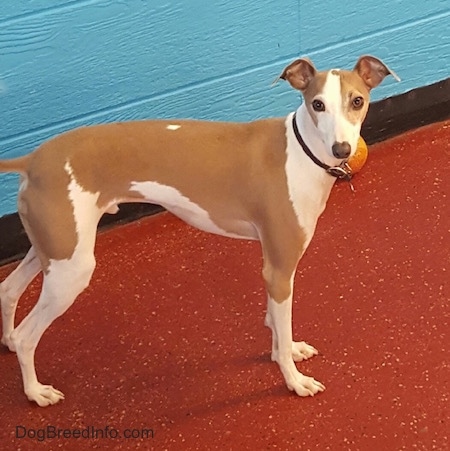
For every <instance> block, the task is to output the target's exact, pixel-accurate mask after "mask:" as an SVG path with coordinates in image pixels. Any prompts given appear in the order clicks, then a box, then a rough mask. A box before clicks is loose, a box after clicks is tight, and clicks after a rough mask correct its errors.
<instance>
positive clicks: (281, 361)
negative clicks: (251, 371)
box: [266, 296, 325, 396]
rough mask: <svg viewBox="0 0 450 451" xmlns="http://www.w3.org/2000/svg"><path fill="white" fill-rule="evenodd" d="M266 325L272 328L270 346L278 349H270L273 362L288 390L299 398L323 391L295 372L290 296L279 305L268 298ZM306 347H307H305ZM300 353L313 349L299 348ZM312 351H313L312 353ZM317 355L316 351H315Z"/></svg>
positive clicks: (295, 345)
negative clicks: (275, 363) (273, 345)
mask: <svg viewBox="0 0 450 451" xmlns="http://www.w3.org/2000/svg"><path fill="white" fill-rule="evenodd" d="M267 315H268V316H266V324H269V326H270V327H271V328H272V333H273V334H274V335H276V338H275V339H273V340H272V344H274V343H275V345H276V344H278V349H276V350H275V352H274V350H273V349H272V359H273V360H275V361H276V362H277V363H278V365H279V367H280V370H281V372H282V374H283V376H284V379H285V381H286V385H287V387H288V389H289V390H293V391H295V392H296V393H297V395H299V396H314V395H315V394H316V393H319V392H322V391H324V390H325V386H324V385H323V384H321V383H320V382H318V381H316V380H315V379H314V378H312V377H309V376H305V375H303V374H302V373H300V372H299V371H298V370H297V367H296V366H295V364H294V360H293V355H292V354H293V348H294V347H295V348H296V351H298V348H299V346H298V345H297V344H293V342H292V296H290V297H289V298H288V299H286V300H285V301H283V302H281V303H277V302H276V301H274V300H273V299H272V298H270V297H269V300H268V305H267ZM307 346H308V345H307ZM300 348H301V349H302V351H305V349H307V352H308V353H309V352H312V355H314V351H315V349H314V348H312V347H311V348H312V349H309V347H308V348H305V346H303V345H302V346H300ZM313 350H314V351H313ZM315 352H316V353H317V351H315Z"/></svg>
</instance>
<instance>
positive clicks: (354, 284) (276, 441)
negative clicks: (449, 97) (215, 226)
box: [0, 121, 450, 451]
mask: <svg viewBox="0 0 450 451" xmlns="http://www.w3.org/2000/svg"><path fill="white" fill-rule="evenodd" d="M449 142H450V121H447V122H444V123H440V124H435V125H433V126H429V127H425V128H422V129H419V130H416V131H413V132H411V133H407V134H405V135H402V136H400V137H397V138H395V139H392V140H389V141H386V142H384V143H381V144H378V145H375V146H372V148H371V154H370V158H369V162H368V163H367V165H366V167H365V168H364V170H363V171H362V172H361V173H360V174H359V175H358V176H357V177H356V178H355V181H354V184H355V187H356V190H357V191H356V193H355V194H352V193H351V191H350V189H349V188H348V186H347V185H346V184H345V183H342V184H339V185H337V186H336V187H335V189H334V190H333V193H332V195H331V198H330V201H329V204H328V208H327V210H326V212H325V214H324V215H323V217H322V218H321V220H320V222H319V226H318V229H317V232H316V235H315V237H314V240H313V242H312V244H311V246H310V248H309V250H308V252H307V254H306V256H305V257H304V259H303V261H302V263H301V265H300V269H299V272H298V275H297V278H296V291H295V305H294V315H293V316H294V333H295V336H296V337H297V338H298V339H305V340H307V341H309V342H310V343H311V344H313V345H315V346H316V347H317V348H318V349H319V351H320V353H321V354H320V356H317V357H315V358H313V359H311V360H309V361H307V362H304V363H301V364H299V367H300V368H301V371H303V372H304V373H306V374H311V375H314V376H315V377H316V378H317V379H319V380H320V381H322V382H323V383H324V384H325V385H326V386H327V390H326V391H325V392H324V393H322V394H319V395H318V396H316V397H314V398H298V397H296V396H295V395H293V394H292V393H290V392H288V390H287V389H286V388H285V386H284V383H283V381H282V378H281V375H280V373H279V370H278V368H277V366H276V364H274V363H272V362H270V357H269V350H270V335H269V330H268V329H266V328H265V327H264V326H263V318H264V309H265V295H264V291H263V283H262V279H261V277H260V269H261V255H260V250H259V245H258V244H257V243H254V242H245V241H238V240H231V239H226V238H221V237H216V236H212V235H208V234H205V233H202V232H198V231H196V230H194V229H192V228H190V227H188V226H186V225H185V224H183V223H182V222H180V221H179V220H178V219H175V218H174V217H173V216H170V215H168V214H161V215H158V216H156V217H151V218H146V219H143V220H140V221H137V222H135V223H132V224H129V225H126V226H123V227H118V228H115V229H113V230H110V231H108V232H105V233H102V234H101V235H100V236H99V239H98V246H97V256H98V268H97V270H96V272H95V275H94V278H93V281H92V283H91V286H90V287H89V289H88V290H86V291H85V292H84V293H83V294H82V295H81V296H80V297H79V299H78V301H77V302H76V303H75V304H74V306H73V307H72V308H71V309H70V310H69V311H68V312H67V313H66V314H65V315H64V316H63V317H62V318H60V319H59V320H57V321H56V322H55V323H53V325H52V327H51V328H50V329H49V330H48V331H47V333H46V334H45V335H44V337H43V339H42V340H41V343H40V345H39V347H38V351H37V369H38V374H39V376H40V379H41V380H42V382H44V383H53V384H54V385H55V386H56V387H57V388H59V389H60V390H62V391H63V392H64V393H65V395H66V400H65V401H64V402H62V403H60V404H58V405H56V406H53V407H49V408H45V409H42V408H39V407H37V406H36V405H34V404H31V403H29V402H28V401H27V400H26V398H25V396H24V395H23V393H22V383H21V378H20V373H19V365H18V363H17V360H16V357H15V355H14V354H11V353H9V352H7V351H6V349H5V348H2V349H1V351H0V376H1V377H0V406H1V410H0V426H1V427H0V448H1V449H11V450H13V449H14V450H15V449H21V450H35V449H47V450H49V449H52V450H56V449H68V450H72V449H78V450H80V449H92V448H103V449H138V448H140V449H157V450H163V449H169V450H197V449H198V450H211V449H220V450H223V449H233V450H245V449H252V450H253V449H264V450H265V449H267V450H268V449H273V448H276V449H283V450H284V449H301V450H332V451H335V450H367V451H371V450H388V451H391V450H427V451H428V450H434V449H436V450H447V449H448V446H449V444H448V437H449V430H450V427H449V406H450V403H449V393H450V390H449V389H450V384H449V376H450V371H449V343H450V337H449V324H448V322H449V302H448V301H449V297H450V289H449V270H450V261H449V248H450V232H449V224H450V201H449V194H450V177H449V167H450V166H449V157H450V151H449ZM11 269H12V266H6V267H3V268H0V280H2V279H3V278H4V277H5V276H6V275H7V274H8V273H9V272H10V271H11ZM38 287H39V280H38V281H36V282H35V283H34V284H33V286H32V287H31V288H30V289H29V290H28V291H27V292H26V294H25V296H24V299H23V300H22V302H21V304H20V305H19V310H18V317H19V318H22V317H23V316H24V313H25V311H26V310H27V309H29V307H30V305H31V304H32V302H34V300H35V299H36V296H37V292H38ZM18 426H19V427H18ZM48 427H49V429H47V428H48ZM89 427H90V428H94V429H96V430H97V432H96V433H97V438H96V439H92V438H83V437H80V438H75V437H71V438H64V437H63V436H61V437H60V438H52V432H54V430H55V428H56V429H58V428H59V429H70V430H74V429H76V430H79V431H80V432H78V433H79V434H81V435H87V434H88V433H89V434H91V435H92V434H94V432H93V431H92V429H87V428H89ZM106 428H108V429H106ZM41 429H44V430H47V431H48V432H49V433H50V436H49V437H46V438H45V440H43V441H41V442H40V441H39V439H40V437H41V435H40V434H41V432H39V430H41ZM142 429H152V431H153V434H154V435H153V438H143V437H142V436H141V437H139V438H129V439H125V438H112V437H113V436H115V434H116V433H117V434H121V435H122V436H123V435H124V434H134V435H136V436H138V435H141V432H142ZM105 431H107V432H105ZM65 433H66V434H68V432H65ZM24 434H27V435H28V436H33V435H34V438H30V437H27V438H21V436H23V435H24ZM60 434H63V432H60ZM76 434H77V433H76ZM16 435H17V437H16ZM102 435H103V438H102Z"/></svg>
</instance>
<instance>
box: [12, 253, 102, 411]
mask: <svg viewBox="0 0 450 451" xmlns="http://www.w3.org/2000/svg"><path fill="white" fill-rule="evenodd" d="M94 267H95V260H94V258H93V256H86V255H85V256H84V258H81V256H75V258H72V259H70V260H59V261H56V260H53V261H51V263H50V267H49V271H48V273H47V274H45V275H44V281H43V285H42V291H41V294H40V297H39V300H38V302H37V304H36V305H35V306H34V308H33V309H32V310H31V312H30V313H29V315H28V316H27V317H26V318H25V319H24V320H23V321H22V322H21V323H20V325H19V326H18V327H17V328H16V329H14V331H13V332H12V334H11V336H10V338H11V341H12V342H13V346H14V347H15V349H16V352H17V358H18V360H19V363H20V368H21V370H22V379H23V386H24V391H25V394H26V395H27V397H28V399H29V400H30V401H35V402H36V403H37V404H38V405H39V406H41V407H45V406H48V405H51V404H56V403H57V402H58V401H60V400H61V399H64V395H63V394H62V393H61V392H60V391H59V390H56V389H55V388H53V387H52V386H51V385H43V384H41V383H40V382H39V381H38V379H37V375H36V370H35V365H34V354H35V350H36V347H37V345H38V343H39V340H40V339H41V337H42V334H43V333H44V332H45V330H46V329H47V328H48V327H49V326H50V324H51V323H52V322H53V321H54V320H55V319H56V318H57V317H59V316H61V315H62V314H63V313H64V312H65V311H66V310H67V309H68V308H69V307H70V306H71V305H72V303H73V302H74V300H75V298H76V297H77V296H78V294H80V293H81V292H82V291H83V290H84V289H85V288H86V287H87V285H88V284H89V281H90V278H91V275H92V272H93V271H94Z"/></svg>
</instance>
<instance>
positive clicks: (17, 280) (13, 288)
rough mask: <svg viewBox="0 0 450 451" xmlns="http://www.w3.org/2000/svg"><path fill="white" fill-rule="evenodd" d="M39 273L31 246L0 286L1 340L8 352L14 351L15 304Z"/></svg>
mask: <svg viewBox="0 0 450 451" xmlns="http://www.w3.org/2000/svg"><path fill="white" fill-rule="evenodd" d="M40 271H41V263H40V261H39V259H38V257H37V255H36V251H35V248H34V247H33V246H32V247H31V248H30V250H29V251H28V253H27V255H26V256H25V258H24V259H23V260H22V261H21V263H20V264H19V266H17V268H16V269H15V270H14V271H13V272H12V273H11V274H10V275H9V276H8V277H7V278H6V279H5V280H4V281H3V282H2V283H1V284H0V299H1V308H2V324H3V328H2V332H3V335H2V339H1V342H2V343H3V344H4V345H6V346H8V348H9V350H10V351H15V349H14V346H13V343H12V342H11V340H10V335H11V332H12V331H13V330H14V316H15V313H16V308H17V303H18V302H19V299H20V297H21V296H22V294H23V292H24V291H25V289H26V288H27V286H28V285H29V284H30V282H31V281H32V280H33V279H34V278H35V277H36V276H37V274H38V273H39V272H40Z"/></svg>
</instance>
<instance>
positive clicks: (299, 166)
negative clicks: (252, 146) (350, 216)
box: [285, 113, 335, 249]
mask: <svg viewBox="0 0 450 451" xmlns="http://www.w3.org/2000/svg"><path fill="white" fill-rule="evenodd" d="M292 116H293V113H292V114H289V115H288V117H287V118H286V123H285V124H286V140H287V149H286V153H287V159H286V176H287V183H288V190H289V198H290V201H291V202H292V206H293V208H294V211H295V214H296V216H297V220H298V223H299V225H300V226H301V227H302V228H303V230H304V232H305V234H306V238H307V239H306V242H305V245H304V248H305V249H306V247H307V246H308V244H309V241H310V239H311V238H312V236H313V235H314V230H315V228H316V224H317V219H318V218H319V216H320V215H321V214H322V212H323V210H324V209H325V205H326V201H327V200H328V196H329V194H330V191H331V188H332V186H333V184H334V181H335V179H334V177H330V176H329V175H327V174H326V173H325V171H324V170H323V169H322V168H320V167H318V166H317V167H316V166H314V164H311V162H310V161H308V156H307V155H306V154H305V153H304V152H303V151H302V149H301V147H300V145H299V143H298V142H297V138H296V137H295V135H294V132H293V129H292Z"/></svg>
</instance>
